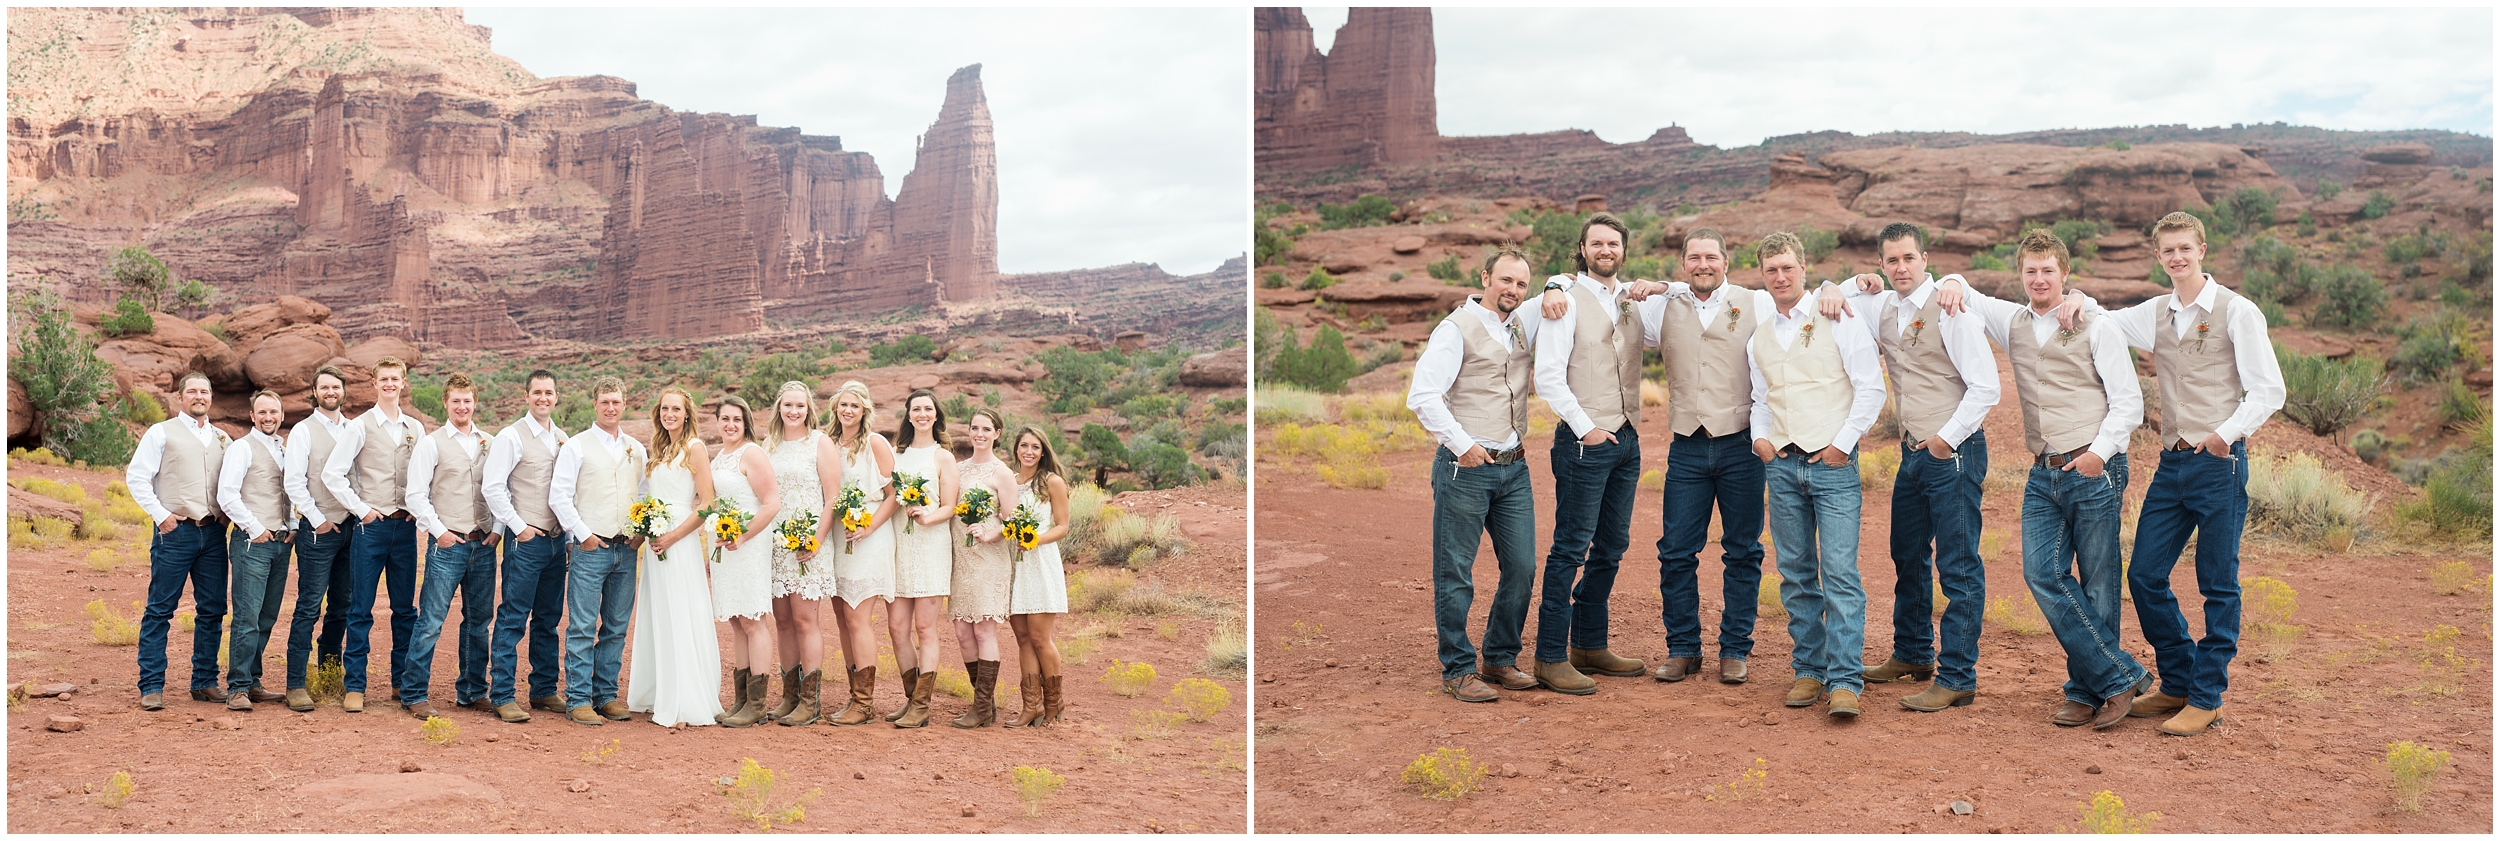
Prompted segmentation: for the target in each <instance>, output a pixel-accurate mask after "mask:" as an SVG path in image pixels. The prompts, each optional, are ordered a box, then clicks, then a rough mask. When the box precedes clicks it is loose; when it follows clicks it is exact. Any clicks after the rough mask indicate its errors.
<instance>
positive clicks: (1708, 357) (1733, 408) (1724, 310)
mask: <svg viewBox="0 0 2500 841" xmlns="http://www.w3.org/2000/svg"><path fill="white" fill-rule="evenodd" d="M1718 294H1720V295H1723V296H1728V300H1727V301H1726V302H1725V303H1724V304H1723V305H1722V306H1720V307H1719V316H1718V317H1717V318H1713V319H1711V320H1710V323H1709V324H1707V325H1704V324H1702V323H1701V320H1700V319H1701V316H1699V315H1698V314H1696V313H1695V310H1697V309H1699V305H1698V304H1697V303H1696V302H1695V301H1694V300H1693V299H1691V298H1686V297H1678V298H1676V299H1674V300H1671V301H1668V302H1667V317H1666V324H1665V325H1664V327H1663V328H1662V329H1661V331H1660V334H1659V344H1660V345H1661V346H1663V347H1664V348H1665V349H1666V363H1667V427H1668V429H1669V430H1670V431H1672V432H1674V433H1675V434H1677V435H1691V434H1693V432H1694V430H1706V431H1708V432H1709V433H1710V434H1712V435H1728V434H1731V433H1735V432H1740V431H1743V430H1744V429H1745V427H1747V426H1748V425H1750V424H1751V423H1752V418H1751V414H1752V412H1753V375H1752V374H1751V373H1749V372H1748V371H1747V370H1746V368H1745V343H1747V342H1751V341H1753V333H1754V318H1755V313H1753V312H1752V311H1750V310H1747V309H1746V305H1747V304H1750V303H1752V302H1754V301H1757V300H1765V299H1767V298H1768V297H1769V296H1767V295H1759V296H1758V295H1754V294H1752V293H1751V292H1750V291H1748V290H1745V289H1742V288H1739V287H1735V286H1721V287H1719V292H1718ZM1765 305H1767V301H1766V304H1765ZM1731 314H1732V315H1733V316H1734V317H1733V318H1730V315H1731Z"/></svg>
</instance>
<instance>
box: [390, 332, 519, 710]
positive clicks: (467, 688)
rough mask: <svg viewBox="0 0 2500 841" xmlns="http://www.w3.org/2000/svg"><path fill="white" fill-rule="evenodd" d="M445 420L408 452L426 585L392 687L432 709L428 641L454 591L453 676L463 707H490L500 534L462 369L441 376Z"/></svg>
mask: <svg viewBox="0 0 2500 841" xmlns="http://www.w3.org/2000/svg"><path fill="white" fill-rule="evenodd" d="M443 414H444V415H445V419H444V423H443V425H442V426H441V427H439V428H437V429H435V430H434V434H432V435H428V436H425V437H424V438H421V439H418V441H417V448H416V452H415V453H413V454H411V455H410V456H409V457H408V510H410V511H413V512H415V513H416V515H417V531H418V532H419V533H421V534H423V535H425V538H426V550H425V588H424V589H425V592H424V594H423V595H422V596H420V597H419V598H418V600H417V631H416V639H415V641H414V642H412V643H411V644H410V645H409V651H410V654H409V657H408V671H407V675H408V678H407V681H406V682H405V683H402V684H401V685H400V687H399V695H400V700H401V701H402V702H403V703H404V704H405V705H406V707H407V710H408V714H409V715H411V716H415V717H417V718H425V717H427V716H431V715H433V714H434V705H433V704H432V703H430V702H429V700H428V699H429V697H430V696H431V691H430V687H429V684H431V683H432V682H433V676H434V645H435V643H436V641H437V640H439V639H441V637H442V633H443V622H444V621H445V620H446V619H447V618H449V614H450V613H451V597H452V595H453V594H454V592H455V591H456V592H457V593H458V595H459V596H460V659H459V663H460V671H459V674H458V677H457V678H456V679H455V681H454V682H453V684H452V692H453V697H454V699H455V700H456V701H457V702H458V703H459V705H460V706H463V707H471V708H475V709H477V710H480V711H484V712H494V711H495V705H493V704H491V703H488V702H487V700H486V660H487V638H488V635H489V632H490V631H491V630H492V629H493V627H494V623H495V546H496V544H497V543H499V542H501V540H502V535H500V534H497V533H496V532H495V530H494V524H495V521H494V517H493V516H492V515H490V514H489V513H488V512H487V510H486V499H485V494H484V489H485V485H486V480H485V472H486V471H485V466H486V451H487V445H488V441H489V439H488V438H487V436H486V432H485V430H482V429H479V428H478V427H477V385H476V384H475V383H473V382H470V380H469V375H467V374H453V375H451V376H449V377H447V378H444V380H443Z"/></svg>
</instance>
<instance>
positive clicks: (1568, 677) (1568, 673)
mask: <svg viewBox="0 0 2500 841" xmlns="http://www.w3.org/2000/svg"><path fill="white" fill-rule="evenodd" d="M1536 682H1537V685H1538V686H1543V687H1545V688H1547V689H1551V690H1554V691H1556V692H1560V693H1562V694H1565V695H1595V694H1597V681H1596V680H1594V679H1591V678H1590V677H1589V676H1588V675H1584V674H1581V673H1580V670H1578V669H1574V668H1572V667H1571V664H1570V663H1548V662H1545V661H1543V660H1538V661H1536Z"/></svg>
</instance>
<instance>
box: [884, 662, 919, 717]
mask: <svg viewBox="0 0 2500 841" xmlns="http://www.w3.org/2000/svg"><path fill="white" fill-rule="evenodd" d="M919 685H920V670H919V669H904V670H903V705H902V706H899V707H895V708H894V711H893V712H890V713H886V714H885V720H887V721H901V720H903V711H905V710H908V709H911V693H912V691H913V689H912V688H913V687H916V686H919Z"/></svg>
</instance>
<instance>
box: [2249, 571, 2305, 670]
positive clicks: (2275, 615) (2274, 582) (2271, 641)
mask: <svg viewBox="0 0 2500 841" xmlns="http://www.w3.org/2000/svg"><path fill="white" fill-rule="evenodd" d="M2240 604H2241V605H2242V612H2241V614H2240V625H2241V627H2242V628H2244V629H2245V630H2246V632H2247V636H2248V638H2249V639H2250V640H2252V641H2253V642H2255V643H2256V644H2255V645H2254V646H2252V647H2253V648H2256V649H2257V651H2256V653H2257V654H2258V655H2259V656H2260V657H2262V658H2263V659H2265V660H2266V661H2267V662H2270V663H2271V662H2278V661H2281V660H2282V659H2284V658H2285V657H2288V656H2290V655H2291V650H2292V643H2293V642H2295V641H2297V640H2299V639H2300V635H2301V634H2302V633H2304V632H2305V631H2307V630H2308V629H2307V628H2304V627H2302V626H2301V625H2299V624H2297V623H2295V622H2293V621H2292V615H2293V614H2294V613H2296V612H2298V611H2299V609H2300V594H2299V592H2298V591H2295V590H2293V589H2292V585H2290V584H2286V583H2284V582H2283V581H2281V580H2280V579H2275V578H2269V577H2266V576H2262V575H2261V576H2256V577H2253V578H2243V579H2240Z"/></svg>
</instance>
